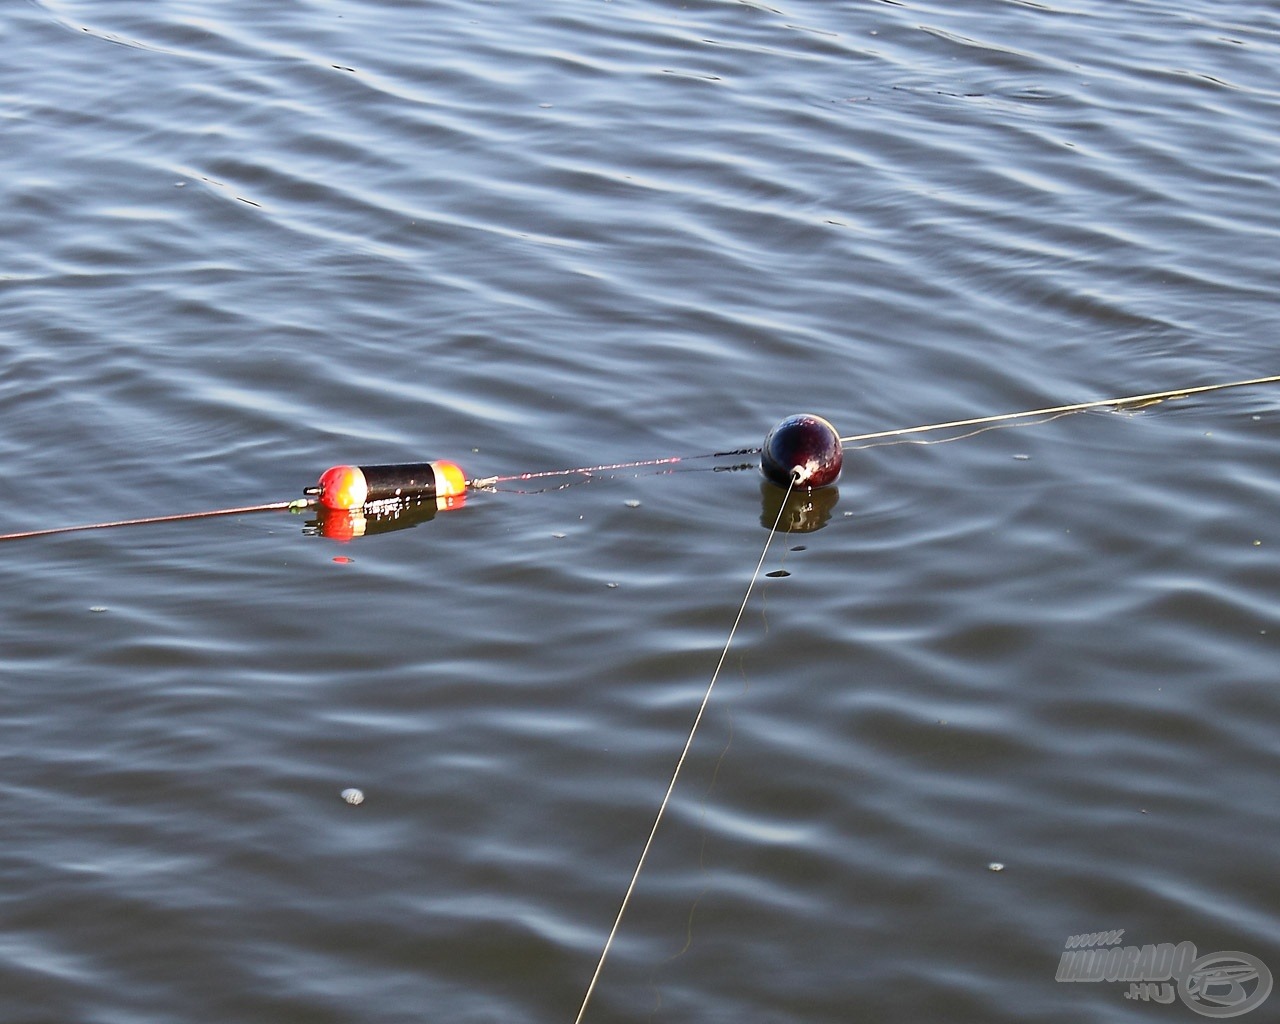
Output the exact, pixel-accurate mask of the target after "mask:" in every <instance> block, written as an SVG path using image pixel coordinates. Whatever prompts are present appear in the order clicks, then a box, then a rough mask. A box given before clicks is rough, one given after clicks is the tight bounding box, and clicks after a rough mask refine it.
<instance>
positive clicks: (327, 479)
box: [318, 466, 369, 510]
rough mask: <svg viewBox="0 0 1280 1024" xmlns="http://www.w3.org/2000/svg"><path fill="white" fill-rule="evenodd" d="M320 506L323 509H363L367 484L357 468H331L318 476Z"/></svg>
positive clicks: (367, 492) (361, 471)
mask: <svg viewBox="0 0 1280 1024" xmlns="http://www.w3.org/2000/svg"><path fill="white" fill-rule="evenodd" d="M318 490H319V492H320V494H319V497H320V504H321V505H323V506H324V507H325V508H334V509H347V510H350V509H354V508H364V503H365V499H366V498H368V496H369V484H368V482H367V481H366V480H365V477H364V471H363V470H362V469H361V468H360V467H359V466H332V467H330V468H329V469H326V470H325V471H324V472H323V473H321V474H320V483H319V485H318Z"/></svg>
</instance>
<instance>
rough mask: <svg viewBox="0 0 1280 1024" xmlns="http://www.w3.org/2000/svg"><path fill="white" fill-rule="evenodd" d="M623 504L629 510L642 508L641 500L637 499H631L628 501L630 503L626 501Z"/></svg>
mask: <svg viewBox="0 0 1280 1024" xmlns="http://www.w3.org/2000/svg"><path fill="white" fill-rule="evenodd" d="M623 504H624V505H626V506H627V508H639V507H640V502H639V500H638V499H636V498H631V499H630V500H628V501H624V502H623Z"/></svg>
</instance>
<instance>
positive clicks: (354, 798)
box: [342, 786, 364, 807]
mask: <svg viewBox="0 0 1280 1024" xmlns="http://www.w3.org/2000/svg"><path fill="white" fill-rule="evenodd" d="M342 799H343V800H345V801H346V802H347V803H349V804H350V805H351V806H352V807H357V806H359V805H360V804H362V803H364V793H362V792H361V791H360V790H358V789H356V788H355V787H354V786H353V787H351V788H350V789H344V790H343V791H342Z"/></svg>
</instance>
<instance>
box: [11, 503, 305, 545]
mask: <svg viewBox="0 0 1280 1024" xmlns="http://www.w3.org/2000/svg"><path fill="white" fill-rule="evenodd" d="M312 504H314V503H313V502H311V501H309V500H308V499H306V498H297V499H295V500H293V501H272V502H268V503H266V504H264V505H241V506H240V507H239V508H215V509H213V510H212V511H208V512H179V513H177V514H175V515H166V516H146V517H144V518H142V519H117V520H115V521H113V522H110V523H81V524H80V525H79V526H50V527H47V528H46V529H43V530H24V531H23V532H21V533H5V534H0V540H21V539H22V538H23V537H51V536H53V535H54V534H57V533H79V532H81V531H83V530H110V529H113V528H114V527H117V526H150V525H151V524H153V523H176V522H179V521H180V520H184V519H213V518H214V517H215V516H239V515H243V514H245V513H246V512H283V511H298V510H300V509H305V508H310V507H311V506H312Z"/></svg>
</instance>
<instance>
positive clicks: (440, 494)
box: [305, 459, 467, 511]
mask: <svg viewBox="0 0 1280 1024" xmlns="http://www.w3.org/2000/svg"><path fill="white" fill-rule="evenodd" d="M305 493H306V494H309V495H313V496H315V497H316V498H317V499H319V502H320V504H321V505H323V506H324V507H325V508H328V509H336V510H347V511H350V510H352V509H362V508H365V507H366V506H368V505H373V504H375V503H377V502H379V501H403V502H423V501H430V500H432V499H434V500H435V504H436V508H437V509H439V510H440V511H444V510H445V509H450V508H457V507H458V506H459V505H461V504H462V503H463V501H464V499H465V497H466V493H467V478H466V474H464V473H463V472H462V469H461V468H460V467H459V466H458V465H457V464H455V463H453V462H445V461H444V460H441V459H437V460H436V461H434V462H402V463H395V464H393V465H386V466H331V467H330V468H329V469H326V470H325V471H324V472H323V473H322V474H321V475H320V482H319V483H318V484H317V485H316V486H315V487H308V488H307V489H306V491H305Z"/></svg>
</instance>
